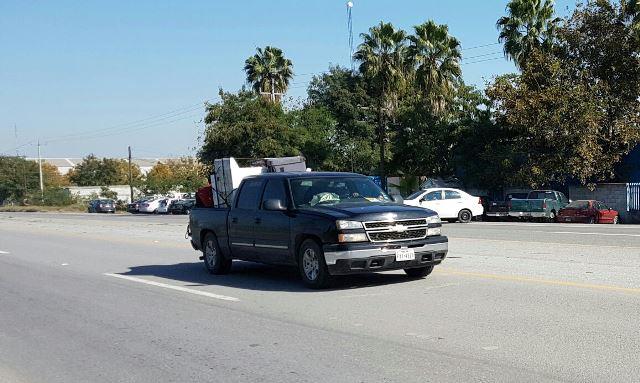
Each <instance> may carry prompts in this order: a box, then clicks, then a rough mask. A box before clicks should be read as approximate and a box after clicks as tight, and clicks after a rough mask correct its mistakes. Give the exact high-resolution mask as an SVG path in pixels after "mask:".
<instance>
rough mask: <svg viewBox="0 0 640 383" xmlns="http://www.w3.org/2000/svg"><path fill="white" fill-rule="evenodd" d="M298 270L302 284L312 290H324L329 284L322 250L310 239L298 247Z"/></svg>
mask: <svg viewBox="0 0 640 383" xmlns="http://www.w3.org/2000/svg"><path fill="white" fill-rule="evenodd" d="M298 269H299V271H300V276H301V277H302V282H304V284H305V285H307V287H310V288H312V289H322V288H325V287H327V286H328V285H329V283H330V282H331V276H330V275H329V270H328V269H327V263H326V262H325V260H324V254H323V252H322V248H321V247H320V245H318V243H317V242H316V241H314V240H312V239H307V240H305V241H304V242H302V245H300V250H299V251H298Z"/></svg>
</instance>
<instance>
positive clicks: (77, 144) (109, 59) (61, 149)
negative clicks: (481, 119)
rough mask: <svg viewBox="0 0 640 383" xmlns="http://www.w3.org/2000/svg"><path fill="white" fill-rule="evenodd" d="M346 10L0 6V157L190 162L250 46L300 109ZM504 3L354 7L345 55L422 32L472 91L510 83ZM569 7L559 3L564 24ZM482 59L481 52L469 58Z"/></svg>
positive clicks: (471, 0)
mask: <svg viewBox="0 0 640 383" xmlns="http://www.w3.org/2000/svg"><path fill="white" fill-rule="evenodd" d="M345 3H346V1H342V0H337V1H334V0H322V1H320V0H318V1H312V0H310V1H293V0H288V1H286V0H273V1H257V0H255V1H254V0H245V1H241V2H237V1H218V0H209V1H186V0H185V1H158V0H154V1H146V0H145V1H143V0H137V1H109V2H106V1H88V0H87V1H64V0H57V1H31V0H15V1H14V0H2V1H0V49H1V50H2V51H1V56H0V151H5V152H6V153H15V146H16V144H15V143H16V139H15V134H14V133H15V132H14V125H15V126H16V127H17V132H18V144H19V146H20V147H19V148H18V150H19V152H20V154H21V155H27V156H34V155H35V154H36V146H35V145H34V144H33V143H32V142H33V141H35V140H37V139H38V138H40V140H41V142H42V143H43V146H42V152H43V156H46V157H82V156H84V155H86V154H88V153H95V154H97V155H99V156H118V157H120V156H122V157H124V156H125V155H126V150H127V145H131V146H132V148H133V152H134V156H136V157H154V156H168V155H169V156H177V155H189V154H193V153H194V150H193V147H197V146H198V142H197V137H198V136H199V133H200V132H201V131H202V129H203V126H202V124H201V123H199V120H200V119H201V117H202V108H200V106H199V105H201V104H202V102H203V101H204V100H215V99H216V97H217V93H218V88H220V87H223V88H224V89H225V90H237V89H239V88H240V87H241V86H242V85H243V84H244V81H245V78H244V73H243V71H242V67H243V63H244V60H245V59H246V58H247V57H248V56H250V55H251V54H253V53H254V51H255V48H256V47H257V46H264V45H274V46H277V47H280V48H282V49H283V50H284V52H285V55H286V56H288V57H289V58H290V59H291V60H292V61H293V64H294V71H295V73H297V74H298V75H297V76H296V77H295V78H294V80H293V84H292V85H291V90H290V92H289V95H290V96H293V97H294V98H298V97H304V95H305V93H306V92H305V88H306V85H307V83H308V81H309V80H310V79H311V77H312V74H313V73H318V72H322V71H325V70H327V68H328V67H329V65H334V64H339V65H344V66H348V65H349V47H348V34H347V18H346V6H345ZM506 3H507V1H506V0H502V1H499V0H483V1H477V0H463V1H455V2H454V1H442V0H406V1H404V2H398V1H383V0H354V7H353V29H354V42H355V44H356V45H357V44H358V43H359V41H360V39H359V34H360V33H362V32H365V31H366V30H367V29H368V28H369V27H370V26H372V25H374V24H376V23H378V22H379V21H380V20H384V21H388V22H392V23H393V24H394V25H396V26H398V27H401V28H404V29H407V30H408V29H410V28H411V27H412V26H413V25H416V24H419V23H421V22H423V21H426V20H428V19H433V20H435V21H436V22H438V23H444V24H448V25H449V29H450V33H451V34H452V35H454V36H456V37H457V38H458V39H459V40H460V41H461V43H462V47H463V49H464V50H463V54H464V61H463V66H462V68H463V76H464V79H465V81H466V82H467V83H471V84H475V85H477V86H480V87H483V85H484V83H485V81H486V80H489V79H491V77H492V76H495V75H497V74H502V73H506V72H512V71H515V69H514V67H513V65H512V64H511V63H510V62H508V61H506V60H505V59H503V58H501V50H502V47H501V46H500V45H489V44H495V43H496V42H497V35H498V33H497V30H496V28H495V22H496V20H497V19H498V18H499V17H500V16H502V15H504V12H505V11H504V9H505V5H506ZM573 8H574V1H573V0H558V1H557V2H556V10H557V13H558V14H559V15H565V14H567V13H568V12H569V10H571V9H573ZM478 46H482V47H479V48H474V47H478Z"/></svg>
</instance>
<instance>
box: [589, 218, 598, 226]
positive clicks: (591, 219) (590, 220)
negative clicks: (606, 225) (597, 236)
mask: <svg viewBox="0 0 640 383" xmlns="http://www.w3.org/2000/svg"><path fill="white" fill-rule="evenodd" d="M589 223H590V224H592V225H593V224H594V223H598V221H597V220H596V217H590V218H589Z"/></svg>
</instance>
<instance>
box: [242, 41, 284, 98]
mask: <svg viewBox="0 0 640 383" xmlns="http://www.w3.org/2000/svg"><path fill="white" fill-rule="evenodd" d="M244 70H245V72H246V74H247V82H248V83H250V84H251V86H252V88H253V90H254V91H256V92H257V93H266V92H269V93H271V101H275V100H276V93H285V92H286V91H287V88H288V87H289V82H290V81H291V78H292V77H293V64H292V63H291V60H289V59H287V58H285V57H284V55H283V53H282V50H281V49H279V48H276V47H271V46H266V47H265V48H264V49H262V48H256V54H255V55H253V56H251V57H249V58H248V59H247V60H246V61H245V65H244Z"/></svg>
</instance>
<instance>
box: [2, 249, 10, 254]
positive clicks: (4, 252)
mask: <svg viewBox="0 0 640 383" xmlns="http://www.w3.org/2000/svg"><path fill="white" fill-rule="evenodd" d="M0 254H9V252H8V251H2V250H0Z"/></svg>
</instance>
